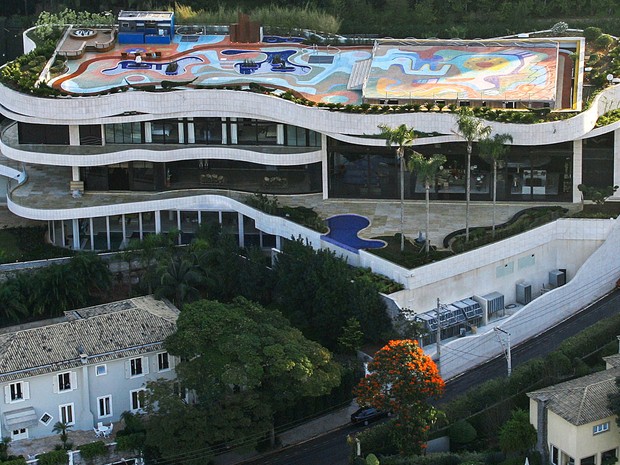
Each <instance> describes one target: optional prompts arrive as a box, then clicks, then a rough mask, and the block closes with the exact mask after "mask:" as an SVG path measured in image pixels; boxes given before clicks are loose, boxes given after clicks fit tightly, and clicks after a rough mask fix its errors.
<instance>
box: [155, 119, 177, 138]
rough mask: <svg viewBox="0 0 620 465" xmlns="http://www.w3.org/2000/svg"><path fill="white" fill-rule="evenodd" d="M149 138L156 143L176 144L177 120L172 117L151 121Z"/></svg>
mask: <svg viewBox="0 0 620 465" xmlns="http://www.w3.org/2000/svg"><path fill="white" fill-rule="evenodd" d="M151 140H152V141H153V142H154V143H156V144H178V143H179V122H178V121H177V120H173V119H168V120H161V121H153V122H152V123H151Z"/></svg>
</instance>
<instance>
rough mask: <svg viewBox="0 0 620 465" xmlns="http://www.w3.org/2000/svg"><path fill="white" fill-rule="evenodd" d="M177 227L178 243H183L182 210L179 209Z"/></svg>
mask: <svg viewBox="0 0 620 465" xmlns="http://www.w3.org/2000/svg"><path fill="white" fill-rule="evenodd" d="M177 229H178V230H179V234H178V237H177V243H178V244H179V245H181V232H182V231H181V210H177Z"/></svg>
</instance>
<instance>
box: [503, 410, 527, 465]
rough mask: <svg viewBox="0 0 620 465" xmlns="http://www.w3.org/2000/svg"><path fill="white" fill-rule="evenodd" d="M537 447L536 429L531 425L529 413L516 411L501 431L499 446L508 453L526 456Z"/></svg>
mask: <svg viewBox="0 0 620 465" xmlns="http://www.w3.org/2000/svg"><path fill="white" fill-rule="evenodd" d="M535 445H536V429H535V428H534V427H533V426H532V424H531V423H530V417H529V413H528V412H526V411H525V410H521V409H518V410H515V411H513V412H512V417H511V418H510V420H508V421H507V422H506V423H504V426H502V427H501V428H500V430H499V446H500V447H501V449H502V450H503V451H504V452H506V453H516V454H520V455H523V454H526V453H527V452H528V451H529V450H530V449H532V448H533V447H534V446H535Z"/></svg>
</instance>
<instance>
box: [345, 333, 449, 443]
mask: <svg viewBox="0 0 620 465" xmlns="http://www.w3.org/2000/svg"><path fill="white" fill-rule="evenodd" d="M368 369H369V371H370V374H369V375H368V376H366V377H365V378H363V379H362V380H361V381H360V383H359V384H358V385H357V386H356V388H355V390H354V394H355V395H356V396H357V402H358V403H359V404H360V405H363V406H372V407H375V408H377V409H380V410H384V411H390V412H393V413H394V414H395V415H397V418H396V420H395V421H394V438H395V440H396V443H397V445H398V447H399V449H400V452H401V454H403V455H410V454H419V453H421V452H422V450H423V449H424V446H425V442H426V437H427V435H428V430H429V429H430V426H431V424H432V423H433V421H434V419H435V415H436V411H435V409H434V408H433V406H432V405H430V404H429V402H428V401H429V399H431V398H437V397H439V396H441V394H442V393H443V389H444V382H443V379H441V376H440V375H439V370H438V369H437V365H435V362H433V360H432V359H431V358H430V357H429V356H428V355H426V354H425V353H424V351H423V350H422V349H421V348H420V347H419V346H418V343H417V342H416V341H412V340H410V339H403V340H398V341H390V342H389V343H388V344H387V345H386V346H385V347H383V348H382V349H381V350H379V351H378V352H377V353H376V354H375V357H374V360H373V361H372V362H370V363H369V364H368Z"/></svg>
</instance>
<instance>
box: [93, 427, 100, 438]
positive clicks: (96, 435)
mask: <svg viewBox="0 0 620 465" xmlns="http://www.w3.org/2000/svg"><path fill="white" fill-rule="evenodd" d="M93 431H94V432H95V437H96V438H100V437H101V431H99V430H98V429H97V428H95V427H93Z"/></svg>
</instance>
